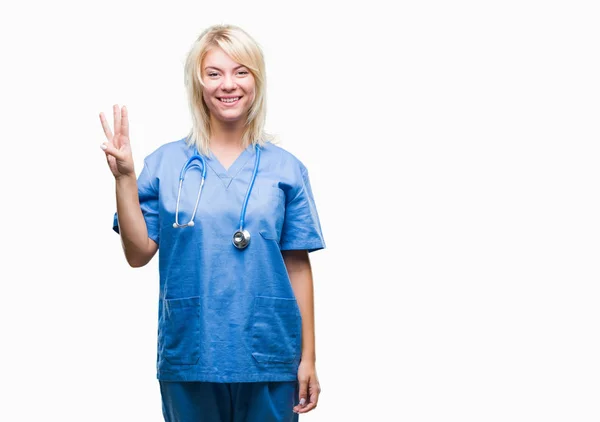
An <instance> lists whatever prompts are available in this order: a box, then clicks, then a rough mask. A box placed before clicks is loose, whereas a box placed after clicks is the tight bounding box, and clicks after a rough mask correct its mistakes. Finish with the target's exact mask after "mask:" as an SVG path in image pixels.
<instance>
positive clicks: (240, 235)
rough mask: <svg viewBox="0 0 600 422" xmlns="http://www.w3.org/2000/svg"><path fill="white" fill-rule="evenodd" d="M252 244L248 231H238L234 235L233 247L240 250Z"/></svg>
mask: <svg viewBox="0 0 600 422" xmlns="http://www.w3.org/2000/svg"><path fill="white" fill-rule="evenodd" d="M249 243H250V232H249V231H248V230H238V231H236V232H235V233H234V234H233V246H235V247H236V248H238V249H244V248H245V247H246V246H248V244H249Z"/></svg>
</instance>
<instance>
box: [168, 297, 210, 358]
mask: <svg viewBox="0 0 600 422" xmlns="http://www.w3.org/2000/svg"><path fill="white" fill-rule="evenodd" d="M200 303H201V302H200V297H199V296H195V297H186V298H183V299H165V301H164V307H165V319H164V324H163V326H162V330H163V335H162V338H163V357H164V358H165V360H166V361H167V362H169V363H171V364H173V365H195V364H196V363H198V360H199V359H200Z"/></svg>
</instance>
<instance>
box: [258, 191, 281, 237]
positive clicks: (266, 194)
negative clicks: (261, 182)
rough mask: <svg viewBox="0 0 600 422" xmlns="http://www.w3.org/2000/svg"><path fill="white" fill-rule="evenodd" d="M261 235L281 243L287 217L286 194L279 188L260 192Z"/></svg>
mask: <svg viewBox="0 0 600 422" xmlns="http://www.w3.org/2000/svg"><path fill="white" fill-rule="evenodd" d="M259 196H260V203H259V206H260V209H259V210H257V211H258V212H259V213H260V214H259V215H260V217H259V218H260V230H259V231H260V235H261V236H262V237H263V238H265V239H267V240H275V241H276V242H277V243H279V242H280V238H281V230H282V227H283V219H284V217H285V192H283V190H281V189H279V188H278V187H273V186H267V187H261V188H260V191H259Z"/></svg>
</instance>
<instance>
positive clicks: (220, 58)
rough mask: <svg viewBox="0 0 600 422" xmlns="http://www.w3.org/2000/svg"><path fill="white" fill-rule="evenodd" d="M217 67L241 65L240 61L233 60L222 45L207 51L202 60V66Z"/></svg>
mask: <svg viewBox="0 0 600 422" xmlns="http://www.w3.org/2000/svg"><path fill="white" fill-rule="evenodd" d="M209 66H210V67H216V68H218V69H228V68H234V67H236V66H240V63H238V62H236V61H235V60H233V59H232V58H231V57H230V56H229V55H228V54H227V53H225V51H223V49H222V48H220V47H213V48H211V49H210V50H208V52H207V53H206V56H204V60H203V61H202V67H203V69H204V68H207V67H209Z"/></svg>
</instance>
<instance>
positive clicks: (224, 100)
mask: <svg viewBox="0 0 600 422" xmlns="http://www.w3.org/2000/svg"><path fill="white" fill-rule="evenodd" d="M240 98H242V97H232V98H219V101H221V102H222V103H223V104H227V105H230V104H236V103H237V102H238V101H239V100H240Z"/></svg>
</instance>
